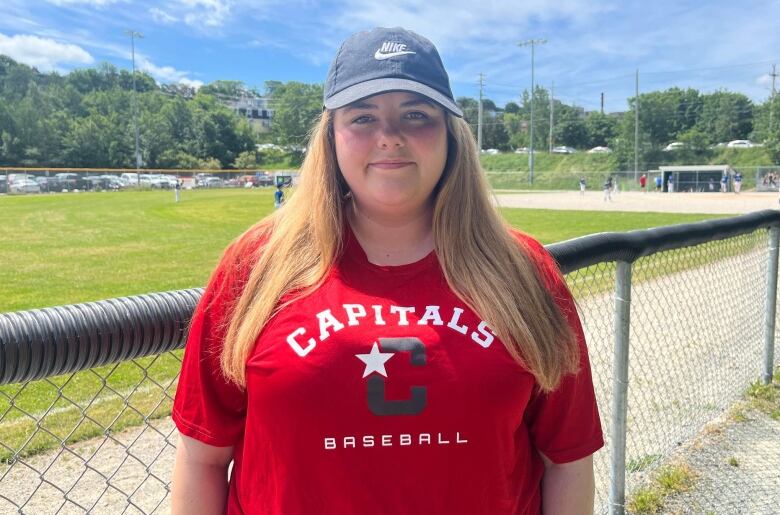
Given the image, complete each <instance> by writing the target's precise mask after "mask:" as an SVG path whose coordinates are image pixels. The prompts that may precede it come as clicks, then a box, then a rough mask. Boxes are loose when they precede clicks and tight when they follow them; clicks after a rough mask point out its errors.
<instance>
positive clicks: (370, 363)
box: [355, 342, 395, 377]
mask: <svg viewBox="0 0 780 515" xmlns="http://www.w3.org/2000/svg"><path fill="white" fill-rule="evenodd" d="M393 356H395V353H394V352H380V351H379V344H378V343H377V342H374V346H373V347H371V352H370V353H369V354H355V357H357V358H358V359H359V360H360V361H362V362H363V363H365V364H366V369H365V370H364V371H363V377H366V376H368V375H370V374H372V373H374V372H377V373H379V374H382V375H383V376H385V377H387V370H385V363H386V362H387V360H388V359H390V358H392V357H393Z"/></svg>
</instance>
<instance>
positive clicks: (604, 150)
mask: <svg viewBox="0 0 780 515" xmlns="http://www.w3.org/2000/svg"><path fill="white" fill-rule="evenodd" d="M611 153H612V149H611V148H609V147H593V148H592V149H590V150H588V154H611Z"/></svg>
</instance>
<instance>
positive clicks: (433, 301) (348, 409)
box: [173, 29, 603, 514]
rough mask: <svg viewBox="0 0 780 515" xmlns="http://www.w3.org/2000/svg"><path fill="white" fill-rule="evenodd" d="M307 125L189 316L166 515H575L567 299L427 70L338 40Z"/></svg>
mask: <svg viewBox="0 0 780 515" xmlns="http://www.w3.org/2000/svg"><path fill="white" fill-rule="evenodd" d="M324 105H325V109H324V111H323V114H322V117H321V119H320V120H319V122H318V124H317V125H316V127H315V128H314V131H313V133H312V136H311V140H310V145H309V151H308V153H307V157H306V161H305V162H304V164H303V166H302V168H301V182H300V185H299V186H298V188H297V191H296V192H295V194H294V195H292V196H291V197H290V199H289V200H288V201H287V202H286V203H285V204H284V206H283V207H282V208H281V209H279V210H277V211H275V212H274V213H273V214H271V215H270V216H269V217H268V218H266V219H264V220H262V221H260V222H259V223H258V224H256V225H255V226H254V227H252V228H251V229H250V230H249V231H247V232H246V233H245V234H244V235H242V236H241V237H239V238H238V239H237V240H236V241H235V242H234V243H233V244H232V245H231V246H230V247H229V248H228V250H227V251H226V252H225V255H224V256H223V258H222V260H221V262H220V264H219V266H218V267H217V269H216V271H215V272H214V274H213V275H212V277H211V279H210V281H209V284H208V286H207V288H206V291H205V292H204V295H203V298H202V299H201V302H200V304H199V305H198V308H197V309H196V312H195V314H194V317H193V320H192V325H191V329H190V334H189V338H188V342H187V347H186V352H185V357H184V362H183V367H182V373H181V377H180V380H179V386H178V391H177V395H176V400H175V404H174V410H173V418H174V421H175V422H176V424H177V426H178V428H179V431H180V433H181V437H180V442H179V444H178V447H177V458H176V465H175V469H174V476H173V509H174V513H186V514H192V513H223V512H226V513H263V514H266V513H268V514H297V513H303V514H315V513H316V514H329V513H334V514H353V513H354V514H385V513H387V514H406V513H409V514H411V513H420V514H437V513H447V514H453V513H455V514H457V513H469V514H479V513H486V514H487V513H490V514H503V513H507V514H508V513H512V514H514V513H540V511H541V509H542V506H543V507H544V511H545V513H591V511H592V508H593V467H592V459H591V454H592V453H593V452H595V451H596V450H597V449H599V448H600V447H601V446H602V445H603V440H602V435H601V429H600V423H599V419H598V411H597V408H596V403H595V400H594V396H593V387H592V384H591V376H590V368H589V364H588V358H587V350H586V348H585V344H584V340H583V337H582V330H581V327H580V325H579V320H578V318H577V314H576V311H575V308H574V304H573V301H572V299H571V295H570V294H569V292H568V290H567V289H566V286H565V284H564V282H563V280H562V278H561V276H560V273H559V272H558V271H557V268H556V267H555V264H554V262H553V260H552V259H551V258H550V256H549V255H548V254H547V253H546V252H545V251H544V249H543V248H542V247H541V245H539V244H538V243H537V242H535V241H533V240H532V239H531V238H529V237H527V236H525V235H522V234H520V233H516V232H510V231H509V230H508V229H507V227H506V225H505V224H504V222H503V221H502V219H501V218H500V216H499V215H498V214H497V213H496V211H495V209H494V208H493V207H492V205H491V203H490V198H489V193H488V187H487V184H486V182H485V180H484V176H483V174H482V173H481V171H480V168H479V162H478V158H477V151H476V145H475V143H474V140H473V137H472V135H471V133H470V130H469V127H468V125H467V124H466V123H465V122H464V121H463V119H462V112H461V110H460V109H459V108H458V106H457V104H456V103H455V102H454V100H453V97H452V92H451V90H450V87H449V79H448V77H447V74H446V72H445V70H444V68H443V65H442V63H441V59H440V58H439V55H438V53H437V51H436V49H435V48H434V47H433V45H432V44H431V43H430V42H429V41H428V40H426V39H424V38H422V37H420V36H418V35H416V34H414V33H412V32H408V31H405V30H403V29H375V30H373V31H370V32H364V33H359V34H356V35H354V36H352V37H351V38H349V39H348V40H347V41H346V42H345V43H344V44H343V45H342V47H341V49H340V50H339V54H338V55H337V57H336V59H335V61H334V62H333V64H332V66H331V69H330V72H329V75H328V80H327V82H326V85H325V101H324ZM499 336H500V337H499ZM231 461H232V463H233V465H232V470H231V474H230V479H229V481H228V474H227V472H228V466H229V464H230V462H231Z"/></svg>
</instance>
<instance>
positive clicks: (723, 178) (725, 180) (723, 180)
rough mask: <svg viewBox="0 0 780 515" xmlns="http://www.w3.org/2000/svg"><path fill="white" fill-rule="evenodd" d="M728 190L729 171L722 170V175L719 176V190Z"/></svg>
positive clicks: (724, 191) (723, 191)
mask: <svg viewBox="0 0 780 515" xmlns="http://www.w3.org/2000/svg"><path fill="white" fill-rule="evenodd" d="M728 190H729V172H728V170H724V171H723V175H722V176H721V177H720V192H721V193H726V192H727V191H728Z"/></svg>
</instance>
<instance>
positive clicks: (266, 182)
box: [252, 172, 274, 187]
mask: <svg viewBox="0 0 780 515" xmlns="http://www.w3.org/2000/svg"><path fill="white" fill-rule="evenodd" d="M252 182H254V184H255V186H258V187H261V186H263V187H265V186H273V185H274V178H273V176H272V175H271V174H270V173H268V172H257V173H255V176H254V179H253V181H252Z"/></svg>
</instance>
